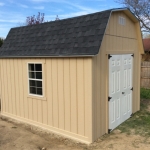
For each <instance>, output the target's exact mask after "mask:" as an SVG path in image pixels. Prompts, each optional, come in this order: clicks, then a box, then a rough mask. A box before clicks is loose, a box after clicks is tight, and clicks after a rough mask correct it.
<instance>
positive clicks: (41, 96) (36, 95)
mask: <svg viewBox="0 0 150 150" xmlns="http://www.w3.org/2000/svg"><path fill="white" fill-rule="evenodd" d="M29 64H34V65H35V64H41V65H42V71H41V73H42V79H35V78H30V77H29V72H30V71H29ZM43 67H44V65H43V63H42V62H28V63H27V74H28V76H27V80H28V95H29V96H33V97H36V98H44V83H43V70H44V69H43ZM35 72H36V71H35ZM37 72H38V71H37ZM30 80H32V81H42V95H38V94H32V93H30V83H29V81H30Z"/></svg>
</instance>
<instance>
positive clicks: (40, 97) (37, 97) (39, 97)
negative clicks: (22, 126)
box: [27, 95, 46, 101]
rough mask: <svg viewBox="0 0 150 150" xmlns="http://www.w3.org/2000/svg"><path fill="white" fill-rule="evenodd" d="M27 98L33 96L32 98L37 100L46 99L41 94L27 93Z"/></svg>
mask: <svg viewBox="0 0 150 150" xmlns="http://www.w3.org/2000/svg"><path fill="white" fill-rule="evenodd" d="M27 98H34V99H37V100H44V101H46V97H43V96H38V95H37V96H36V95H27Z"/></svg>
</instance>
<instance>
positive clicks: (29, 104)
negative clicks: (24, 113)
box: [27, 98, 33, 120]
mask: <svg viewBox="0 0 150 150" xmlns="http://www.w3.org/2000/svg"><path fill="white" fill-rule="evenodd" d="M27 101H28V107H29V119H31V120H33V107H32V105H33V102H32V101H33V100H32V98H27Z"/></svg>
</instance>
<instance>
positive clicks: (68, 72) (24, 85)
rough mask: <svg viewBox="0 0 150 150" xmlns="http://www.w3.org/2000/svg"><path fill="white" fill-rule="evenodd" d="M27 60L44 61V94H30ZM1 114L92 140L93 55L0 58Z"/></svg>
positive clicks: (76, 137) (86, 140) (78, 137)
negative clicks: (80, 56) (89, 56)
mask: <svg viewBox="0 0 150 150" xmlns="http://www.w3.org/2000/svg"><path fill="white" fill-rule="evenodd" d="M28 63H42V66H43V68H42V71H43V73H42V75H43V93H44V95H43V97H37V96H31V95H29V94H28V68H27V64H28ZM0 76H1V77H0V82H1V86H0V90H1V92H0V96H1V100H2V115H4V116H8V117H12V118H15V119H18V120H21V121H24V122H26V123H30V124H32V125H36V126H40V127H43V128H46V129H49V130H51V131H53V132H55V133H59V134H62V135H65V136H68V137H70V138H74V139H77V140H80V141H84V142H87V143H90V142H92V137H91V136H92V59H91V58H45V59H40V58H36V59H23V58H22V59H1V60H0Z"/></svg>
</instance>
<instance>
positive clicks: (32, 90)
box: [28, 63, 43, 96]
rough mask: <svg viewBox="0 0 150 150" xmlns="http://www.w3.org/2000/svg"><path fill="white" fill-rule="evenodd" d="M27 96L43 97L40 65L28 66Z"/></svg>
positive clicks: (32, 64)
mask: <svg viewBox="0 0 150 150" xmlns="http://www.w3.org/2000/svg"><path fill="white" fill-rule="evenodd" d="M28 82H29V94H32V95H37V96H43V78H42V64H39V63H29V64H28Z"/></svg>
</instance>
